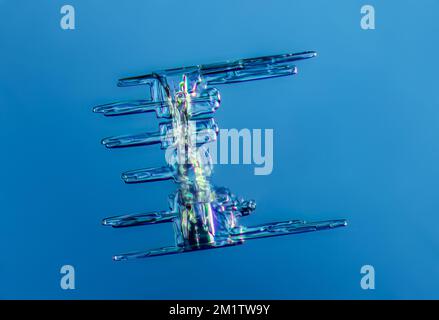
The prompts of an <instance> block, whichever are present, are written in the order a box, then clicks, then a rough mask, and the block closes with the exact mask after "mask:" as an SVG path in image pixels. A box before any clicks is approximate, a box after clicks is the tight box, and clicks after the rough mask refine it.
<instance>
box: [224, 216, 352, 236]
mask: <svg viewBox="0 0 439 320" xmlns="http://www.w3.org/2000/svg"><path fill="white" fill-rule="evenodd" d="M346 225H347V221H346V220H344V219H340V220H328V221H318V222H306V221H297V220H292V221H284V222H275V223H268V224H262V225H258V226H254V227H245V226H239V227H236V228H234V229H232V232H231V235H232V239H236V240H238V239H240V240H249V239H256V238H266V237H274V236H282V235H287V234H294V233H303V232H311V231H319V230H326V229H334V228H338V227H345V226H346Z"/></svg>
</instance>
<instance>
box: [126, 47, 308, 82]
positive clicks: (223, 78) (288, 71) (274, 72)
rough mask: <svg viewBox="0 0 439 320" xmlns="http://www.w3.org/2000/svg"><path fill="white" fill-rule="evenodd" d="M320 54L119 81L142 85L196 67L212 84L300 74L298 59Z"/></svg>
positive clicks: (209, 66)
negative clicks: (296, 64)
mask: <svg viewBox="0 0 439 320" xmlns="http://www.w3.org/2000/svg"><path fill="white" fill-rule="evenodd" d="M316 55H317V53H316V52H315V51H305V52H299V53H288V54H280V55H272V56H263V57H257V58H250V59H239V60H229V61H225V62H220V63H213V64H204V65H198V66H192V67H181V68H174V69H167V70H162V71H158V72H155V73H150V74H147V75H142V76H137V77H130V78H124V79H121V80H119V86H131V85H141V84H145V82H148V81H151V79H157V78H158V77H160V76H161V77H167V76H175V75H178V74H185V73H186V74H187V73H189V72H193V71H194V70H199V73H200V80H201V81H203V80H204V81H206V82H207V83H209V84H227V83H236V82H242V81H250V80H259V79H267V78H273V77H280V76H287V75H293V74H296V73H297V68H296V67H295V65H294V62H296V61H300V60H305V59H310V58H313V57H315V56H316ZM158 75H160V76H158Z"/></svg>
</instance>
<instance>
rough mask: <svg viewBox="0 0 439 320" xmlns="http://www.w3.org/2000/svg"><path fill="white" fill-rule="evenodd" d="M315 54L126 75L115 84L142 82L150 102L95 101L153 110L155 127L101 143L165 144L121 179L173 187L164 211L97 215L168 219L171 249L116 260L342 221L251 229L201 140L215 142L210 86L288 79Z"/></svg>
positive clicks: (135, 220) (245, 205) (123, 109)
mask: <svg viewBox="0 0 439 320" xmlns="http://www.w3.org/2000/svg"><path fill="white" fill-rule="evenodd" d="M315 56H316V53H315V52H312V51H308V52H301V53H293V54H283V55H274V56H266V57H259V58H251V59H241V60H235V61H226V62H222V63H214V64H207V65H197V66H192V67H182V68H175V69H168V70H162V71H157V72H153V73H150V74H147V75H143V76H138V77H132V78H125V79H121V80H119V82H118V86H120V87H127V86H138V85H146V86H149V89H150V99H143V100H134V101H124V102H115V103H110V104H105V105H101V106H97V107H95V108H94V109H93V111H94V112H96V113H101V114H103V115H105V116H121V115H127V114H136V113H144V112H154V113H155V114H156V116H157V117H158V118H160V119H163V122H162V123H160V124H159V128H158V130H157V131H156V132H145V133H140V134H134V135H125V136H116V137H110V138H105V139H103V140H102V143H103V144H104V145H105V146H106V147H107V148H124V147H134V146H145V145H151V144H160V145H161V147H162V148H163V149H166V152H167V155H170V156H168V157H167V161H166V162H167V164H166V165H164V166H163V167H157V168H146V169H138V170H132V171H127V172H125V173H123V174H122V179H123V180H124V181H125V182H126V183H146V182H152V181H157V180H173V181H174V182H175V183H176V184H177V186H178V187H177V190H176V191H175V192H174V193H173V194H171V195H170V196H169V210H164V211H155V212H147V213H139V214H128V215H122V216H115V217H109V218H106V219H104V220H103V224H104V225H106V226H112V227H114V228H123V227H134V226H141V225H149V224H156V223H172V224H173V226H174V232H175V246H170V247H163V248H158V249H152V250H147V251H144V252H134V253H124V254H118V255H115V256H114V257H113V259H114V260H117V261H120V260H127V259H137V258H146V257H153V256H160V255H166V254H174V253H183V252H190V251H195V250H202V249H213V248H221V247H226V246H234V245H240V244H243V243H244V242H245V241H247V240H250V239H257V238H264V237H273V236H281V235H288V234H295V233H302V232H310V231H319V230H326V229H334V228H337V227H343V226H346V224H347V222H346V220H344V219H338V220H329V221H318V222H307V221H303V220H288V221H282V222H274V223H267V224H262V225H257V226H244V225H242V224H241V218H243V217H245V216H247V215H249V214H251V213H253V212H254V210H255V209H256V203H255V201H253V200H244V199H242V198H240V197H237V196H235V195H234V194H233V193H231V191H230V190H229V189H227V188H224V187H216V186H214V185H213V184H212V183H211V182H210V176H211V173H212V163H211V161H209V159H210V158H209V152H208V148H203V147H204V146H205V145H206V144H207V143H209V142H212V141H215V139H216V136H217V133H218V126H217V124H216V123H215V120H214V118H213V116H214V113H215V112H216V110H217V109H218V107H219V105H220V103H221V98H220V94H219V91H218V89H217V88H216V87H214V86H221V85H226V84H231V83H237V82H243V81H252V80H260V79H268V78H274V77H282V76H290V75H294V74H296V73H297V67H296V65H295V64H296V63H297V62H298V61H300V60H305V59H309V58H313V57H315Z"/></svg>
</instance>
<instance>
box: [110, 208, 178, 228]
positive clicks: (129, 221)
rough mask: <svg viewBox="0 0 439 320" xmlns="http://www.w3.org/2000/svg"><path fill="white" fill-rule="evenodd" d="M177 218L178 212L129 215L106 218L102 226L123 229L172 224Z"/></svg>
mask: <svg viewBox="0 0 439 320" xmlns="http://www.w3.org/2000/svg"><path fill="white" fill-rule="evenodd" d="M176 216H177V213H176V212H169V211H158V212H148V213H138V214H127V215H123V216H115V217H110V218H105V219H104V220H102V224H103V225H105V226H111V227H113V228H123V227H132V226H141V225H147V224H156V223H163V222H171V221H172V220H173V219H174V218H175V217H176Z"/></svg>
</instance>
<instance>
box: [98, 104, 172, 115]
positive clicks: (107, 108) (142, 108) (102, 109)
mask: <svg viewBox="0 0 439 320" xmlns="http://www.w3.org/2000/svg"><path fill="white" fill-rule="evenodd" d="M164 106H165V103H164V102H163V101H159V102H153V101H151V100H132V101H120V102H114V103H108V104H103V105H100V106H96V107H94V108H93V112H95V113H102V114H103V115H104V116H119V115H125V114H132V113H142V112H152V111H156V110H157V108H160V107H164Z"/></svg>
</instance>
